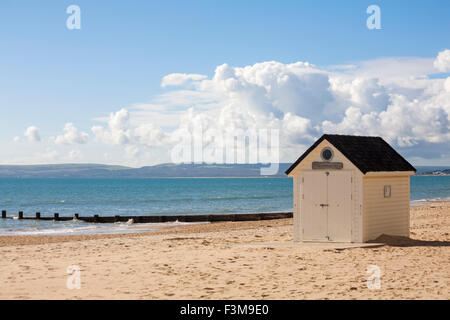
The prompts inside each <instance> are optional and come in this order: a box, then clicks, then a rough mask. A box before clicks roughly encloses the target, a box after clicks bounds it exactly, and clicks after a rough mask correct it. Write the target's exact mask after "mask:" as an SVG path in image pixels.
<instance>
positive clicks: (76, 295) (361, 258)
mask: <svg viewBox="0 0 450 320" xmlns="http://www.w3.org/2000/svg"><path fill="white" fill-rule="evenodd" d="M376 242H384V243H386V245H384V246H380V247H374V248H349V249H342V248H335V247H333V246H327V245H308V244H293V243H292V220H291V219H285V220H272V221H256V222H227V223H215V224H203V225H190V226H176V227H161V228H159V229H158V231H157V232H154V233H146V234H131V235H130V234H127V235H99V236H25V237H16V236H5V237H0V255H1V257H2V259H1V261H0V286H1V290H0V299H450V289H449V288H450V203H443V202H441V203H432V204H427V205H424V206H420V207H412V208H411V239H402V238H395V237H381V238H379V239H377V241H376ZM369 265H376V266H378V267H379V268H380V271H381V278H380V280H381V283H380V284H381V287H380V289H375V290H370V289H368V287H367V279H368V277H369V276H370V274H368V273H367V268H368V266H369ZM69 266H78V267H79V268H80V279H81V282H80V285H81V288H80V289H68V287H67V280H68V278H69V276H70V275H69V274H68V273H67V269H68V267H69Z"/></svg>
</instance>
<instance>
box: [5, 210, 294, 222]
mask: <svg viewBox="0 0 450 320" xmlns="http://www.w3.org/2000/svg"><path fill="white" fill-rule="evenodd" d="M16 218H17V219H19V220H44V221H45V220H46V221H71V220H80V221H85V222H95V223H114V222H128V221H130V220H131V219H132V220H133V222H134V223H161V222H176V221H178V222H225V221H259V220H272V219H286V218H292V212H266V213H232V214H228V213H227V214H198V215H162V216H161V215H159V216H153V215H152V216H120V215H115V216H100V215H94V216H90V217H88V216H80V215H79V214H78V213H75V214H74V215H73V216H72V217H70V216H62V217H61V216H60V215H59V213H55V214H54V215H53V217H51V216H50V217H42V216H41V213H40V212H36V214H35V215H34V216H24V214H23V211H19V213H18V215H17V217H16ZM2 219H14V217H8V216H7V215H6V211H5V210H3V211H2Z"/></svg>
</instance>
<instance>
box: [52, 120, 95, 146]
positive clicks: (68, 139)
mask: <svg viewBox="0 0 450 320" xmlns="http://www.w3.org/2000/svg"><path fill="white" fill-rule="evenodd" d="M88 140H89V134H87V133H86V132H80V131H78V129H77V128H76V127H75V126H74V125H73V123H67V124H66V125H65V126H64V134H62V135H59V136H57V137H56V138H55V143H56V144H68V145H69V144H85V143H87V142H88Z"/></svg>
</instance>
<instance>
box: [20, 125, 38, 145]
mask: <svg viewBox="0 0 450 320" xmlns="http://www.w3.org/2000/svg"><path fill="white" fill-rule="evenodd" d="M24 136H25V137H27V138H28V141H31V142H40V141H41V136H40V134H39V129H38V128H37V127H35V126H30V127H28V128H27V130H25V133H24Z"/></svg>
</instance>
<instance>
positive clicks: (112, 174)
mask: <svg viewBox="0 0 450 320" xmlns="http://www.w3.org/2000/svg"><path fill="white" fill-rule="evenodd" d="M290 165H291V164H290V163H280V164H279V170H278V173H277V174H276V175H275V177H286V175H285V173H284V172H285V171H286V169H287V168H289V166H290ZM262 167H268V165H262V164H172V163H165V164H158V165H154V166H145V167H141V168H131V167H126V166H118V165H104V164H49V165H0V178H116V179H120V178H189V177H202V178H206V177H261V175H260V169H261V168H262ZM416 168H417V175H448V174H449V173H450V170H449V169H450V167H432V166H418V167H416Z"/></svg>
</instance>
